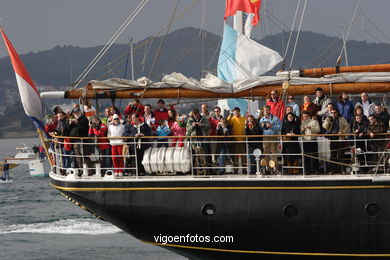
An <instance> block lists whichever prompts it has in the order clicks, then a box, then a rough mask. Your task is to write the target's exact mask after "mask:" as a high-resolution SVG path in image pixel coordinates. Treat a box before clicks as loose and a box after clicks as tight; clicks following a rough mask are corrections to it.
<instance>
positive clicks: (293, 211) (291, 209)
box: [283, 205, 298, 218]
mask: <svg viewBox="0 0 390 260" xmlns="http://www.w3.org/2000/svg"><path fill="white" fill-rule="evenodd" d="M283 214H284V216H285V217H286V218H293V217H295V216H297V215H298V209H297V208H296V207H295V206H294V205H287V206H285V207H284V208H283Z"/></svg>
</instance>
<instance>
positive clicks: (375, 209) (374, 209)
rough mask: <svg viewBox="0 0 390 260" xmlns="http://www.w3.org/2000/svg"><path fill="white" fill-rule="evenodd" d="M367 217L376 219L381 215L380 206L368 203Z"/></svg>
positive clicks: (366, 208)
mask: <svg viewBox="0 0 390 260" xmlns="http://www.w3.org/2000/svg"><path fill="white" fill-rule="evenodd" d="M365 210H366V214H367V216H370V217H376V216H378V214H379V211H380V208H379V206H378V204H375V203H368V204H367V205H366V207H365Z"/></svg>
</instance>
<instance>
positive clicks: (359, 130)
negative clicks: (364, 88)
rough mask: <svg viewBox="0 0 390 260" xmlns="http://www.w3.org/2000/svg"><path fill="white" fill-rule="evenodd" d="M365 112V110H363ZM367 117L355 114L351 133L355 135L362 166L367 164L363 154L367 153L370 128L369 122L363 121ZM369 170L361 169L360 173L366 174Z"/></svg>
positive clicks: (356, 149)
mask: <svg viewBox="0 0 390 260" xmlns="http://www.w3.org/2000/svg"><path fill="white" fill-rule="evenodd" d="M362 111H363V109H362ZM364 117H365V115H363V113H362V114H355V116H354V117H353V121H352V123H351V131H352V133H354V134H355V153H356V157H357V159H358V161H359V164H360V165H363V164H365V160H364V159H365V158H364V155H363V153H364V152H366V151H367V148H366V142H365V140H366V133H367V128H368V121H365V120H363V118H364ZM366 170H367V168H365V167H361V168H360V169H359V171H360V172H361V173H365V172H366Z"/></svg>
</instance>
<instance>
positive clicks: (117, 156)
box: [107, 114, 125, 176]
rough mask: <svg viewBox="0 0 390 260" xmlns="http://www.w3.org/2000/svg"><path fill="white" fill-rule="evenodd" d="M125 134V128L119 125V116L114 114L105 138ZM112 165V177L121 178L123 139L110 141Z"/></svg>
mask: <svg viewBox="0 0 390 260" xmlns="http://www.w3.org/2000/svg"><path fill="white" fill-rule="evenodd" d="M124 132H125V127H124V126H123V124H121V122H120V119H119V116H118V115H117V114H114V115H113V117H112V124H111V125H110V126H109V127H108V132H107V137H122V136H123V134H124ZM110 144H111V155H112V163H113V165H114V175H115V176H123V168H124V163H123V157H122V150H123V144H124V142H123V139H121V138H115V139H110Z"/></svg>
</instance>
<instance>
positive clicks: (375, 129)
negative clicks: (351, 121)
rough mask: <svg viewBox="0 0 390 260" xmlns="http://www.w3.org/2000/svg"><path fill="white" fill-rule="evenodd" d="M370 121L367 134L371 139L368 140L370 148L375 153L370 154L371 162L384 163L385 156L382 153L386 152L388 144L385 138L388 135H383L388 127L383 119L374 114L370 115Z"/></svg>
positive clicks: (372, 163)
mask: <svg viewBox="0 0 390 260" xmlns="http://www.w3.org/2000/svg"><path fill="white" fill-rule="evenodd" d="M368 121H369V125H368V127H367V134H368V135H369V139H370V141H369V142H368V150H369V151H371V152H372V153H373V154H371V155H370V156H369V161H370V163H369V164H371V165H377V164H383V161H384V156H383V154H382V153H383V152H385V149H386V144H387V142H386V141H385V140H384V139H385V138H386V136H385V135H383V133H385V132H386V127H385V126H384V124H383V121H382V120H380V119H379V118H378V117H377V116H376V115H374V114H372V115H371V116H369V117H368Z"/></svg>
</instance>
